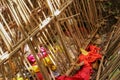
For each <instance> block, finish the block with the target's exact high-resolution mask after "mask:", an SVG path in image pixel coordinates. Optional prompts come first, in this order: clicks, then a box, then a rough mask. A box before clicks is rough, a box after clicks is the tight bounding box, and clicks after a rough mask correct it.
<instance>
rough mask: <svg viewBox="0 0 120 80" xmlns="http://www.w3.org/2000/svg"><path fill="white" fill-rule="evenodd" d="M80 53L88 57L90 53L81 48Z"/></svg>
mask: <svg viewBox="0 0 120 80" xmlns="http://www.w3.org/2000/svg"><path fill="white" fill-rule="evenodd" d="M80 51H81V53H82V54H83V55H88V52H87V51H86V50H84V49H83V48H80Z"/></svg>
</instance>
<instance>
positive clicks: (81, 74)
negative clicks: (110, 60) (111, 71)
mask: <svg viewBox="0 0 120 80" xmlns="http://www.w3.org/2000/svg"><path fill="white" fill-rule="evenodd" d="M87 50H88V51H89V53H88V55H83V54H81V55H80V56H79V60H80V62H81V61H84V66H83V67H82V68H81V69H80V70H79V71H78V72H77V73H76V74H75V75H74V76H72V77H69V76H60V77H58V78H57V80H89V79H90V75H91V74H92V65H91V64H92V63H93V62H95V61H96V60H98V59H100V58H101V57H102V56H101V55H100V54H99V50H100V48H98V47H96V46H93V45H90V46H89V47H88V49H87Z"/></svg>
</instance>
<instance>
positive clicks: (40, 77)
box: [36, 72, 43, 80]
mask: <svg viewBox="0 0 120 80" xmlns="http://www.w3.org/2000/svg"><path fill="white" fill-rule="evenodd" d="M36 75H37V77H38V78H39V79H37V80H43V77H42V74H41V73H40V72H37V73H36Z"/></svg>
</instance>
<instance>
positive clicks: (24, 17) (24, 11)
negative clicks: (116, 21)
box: [0, 0, 101, 80]
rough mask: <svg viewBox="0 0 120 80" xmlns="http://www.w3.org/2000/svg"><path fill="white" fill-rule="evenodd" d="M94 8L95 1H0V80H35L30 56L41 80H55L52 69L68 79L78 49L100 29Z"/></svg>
mask: <svg viewBox="0 0 120 80" xmlns="http://www.w3.org/2000/svg"><path fill="white" fill-rule="evenodd" d="M96 6H97V4H96V2H95V0H89V1H87V0H0V18H1V19H0V20H1V22H0V43H1V44H0V77H1V80H18V77H22V78H23V80H36V79H37V80H39V78H38V77H37V75H36V73H35V72H34V70H32V65H31V63H30V62H29V61H28V59H27V56H28V55H30V54H32V55H33V56H34V58H35V61H36V65H37V67H38V69H39V72H40V73H41V74H42V76H43V78H44V80H55V75H54V74H53V72H54V70H52V67H54V68H55V70H56V71H57V72H58V74H59V75H63V74H66V75H70V74H71V72H72V70H73V68H74V66H73V65H71V64H72V63H74V64H75V63H76V62H77V60H78V55H79V54H80V48H83V49H85V48H86V47H87V45H88V44H89V43H90V41H91V39H92V38H93V37H94V35H95V33H96V32H97V30H98V29H99V27H100V25H98V24H97V23H98V21H99V18H100V16H101V14H100V13H99V12H100V9H98V8H97V7H96ZM98 13H99V14H98ZM41 48H44V49H45V50H44V51H46V53H47V58H43V57H44V53H43V52H44V51H42V50H41Z"/></svg>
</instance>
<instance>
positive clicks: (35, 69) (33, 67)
mask: <svg viewBox="0 0 120 80" xmlns="http://www.w3.org/2000/svg"><path fill="white" fill-rule="evenodd" d="M32 70H33V71H34V72H39V71H40V70H39V68H38V66H37V65H34V66H32Z"/></svg>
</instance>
